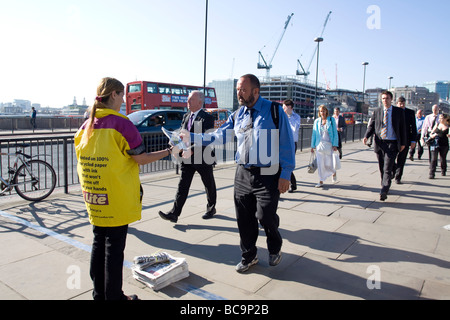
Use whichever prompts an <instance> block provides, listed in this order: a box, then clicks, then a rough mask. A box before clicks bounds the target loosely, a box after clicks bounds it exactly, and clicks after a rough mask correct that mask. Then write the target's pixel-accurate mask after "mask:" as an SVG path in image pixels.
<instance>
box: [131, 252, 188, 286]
mask: <svg viewBox="0 0 450 320" xmlns="http://www.w3.org/2000/svg"><path fill="white" fill-rule="evenodd" d="M131 272H132V274H133V277H134V278H135V279H136V280H138V281H140V282H143V283H145V284H146V285H147V286H148V287H150V288H152V289H153V290H155V291H156V290H160V289H162V288H164V287H166V286H168V285H169V284H171V283H174V282H176V281H179V280H181V279H184V278H187V277H188V276H189V269H188V265H187V262H186V259H184V258H175V257H172V256H171V255H169V254H168V253H166V252H161V253H158V254H154V255H145V256H137V257H134V265H133V266H132V267H131Z"/></svg>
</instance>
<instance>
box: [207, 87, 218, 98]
mask: <svg viewBox="0 0 450 320" xmlns="http://www.w3.org/2000/svg"><path fill="white" fill-rule="evenodd" d="M208 97H211V98H215V97H216V95H215V93H214V89H208Z"/></svg>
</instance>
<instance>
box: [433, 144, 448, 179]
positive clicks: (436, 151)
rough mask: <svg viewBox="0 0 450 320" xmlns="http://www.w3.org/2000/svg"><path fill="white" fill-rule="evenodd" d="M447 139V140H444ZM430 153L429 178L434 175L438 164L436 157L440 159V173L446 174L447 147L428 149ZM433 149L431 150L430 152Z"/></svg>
mask: <svg viewBox="0 0 450 320" xmlns="http://www.w3.org/2000/svg"><path fill="white" fill-rule="evenodd" d="M446 139H447V138H446ZM429 148H430V153H431V161H430V176H433V177H434V175H435V173H436V167H437V163H438V157H440V158H441V173H444V174H446V173H447V153H448V146H439V147H437V148H436V147H434V148H433V147H429ZM431 149H433V150H431Z"/></svg>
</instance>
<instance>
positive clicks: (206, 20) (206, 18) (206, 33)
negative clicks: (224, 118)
mask: <svg viewBox="0 0 450 320" xmlns="http://www.w3.org/2000/svg"><path fill="white" fill-rule="evenodd" d="M207 41H208V0H206V13H205V56H204V60H203V94H204V95H205V96H206V49H207ZM204 107H205V102H203V108H204Z"/></svg>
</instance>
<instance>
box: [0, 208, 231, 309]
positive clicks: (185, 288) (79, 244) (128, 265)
mask: <svg viewBox="0 0 450 320" xmlns="http://www.w3.org/2000/svg"><path fill="white" fill-rule="evenodd" d="M0 216H2V217H4V218H7V219H9V220H12V221H14V222H16V223H19V224H21V225H24V226H26V227H28V228H32V229H34V230H36V231H39V232H41V233H43V234H46V235H48V236H50V237H53V238H55V239H57V240H59V241H63V242H65V243H67V244H70V245H71V246H74V247H76V248H78V249H80V250H84V251H87V252H89V253H90V252H91V251H92V246H90V245H87V244H84V243H82V242H80V241H77V240H74V239H71V238H69V237H66V236H64V235H62V234H59V233H57V232H55V231H53V230H50V229H47V228H45V227H42V226H39V225H36V224H34V223H31V222H29V221H27V220H25V219H22V218H19V217H16V216H14V215H12V214H9V213H6V212H4V211H1V210H0ZM123 265H124V267H126V268H128V269H130V268H131V267H132V266H133V263H132V262H130V261H127V260H124V262H123ZM171 285H172V286H174V287H175V288H178V289H180V290H182V291H185V292H188V293H192V294H195V295H197V296H199V297H201V298H204V299H206V300H226V299H225V298H223V297H220V296H218V295H215V294H213V293H210V292H208V291H205V290H202V289H200V288H196V287H194V286H192V285H190V284H188V283H183V282H175V283H172V284H171Z"/></svg>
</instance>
